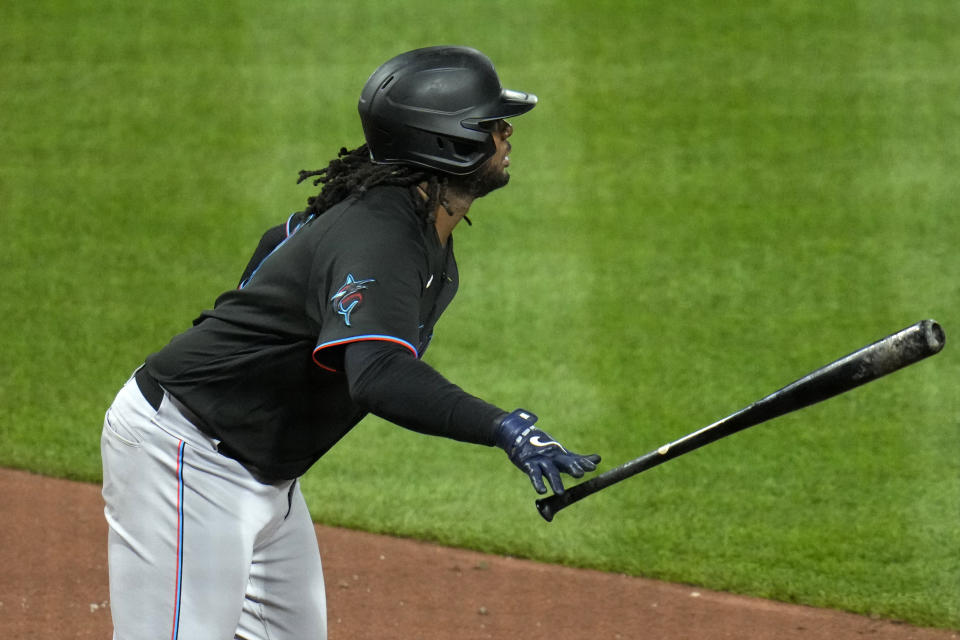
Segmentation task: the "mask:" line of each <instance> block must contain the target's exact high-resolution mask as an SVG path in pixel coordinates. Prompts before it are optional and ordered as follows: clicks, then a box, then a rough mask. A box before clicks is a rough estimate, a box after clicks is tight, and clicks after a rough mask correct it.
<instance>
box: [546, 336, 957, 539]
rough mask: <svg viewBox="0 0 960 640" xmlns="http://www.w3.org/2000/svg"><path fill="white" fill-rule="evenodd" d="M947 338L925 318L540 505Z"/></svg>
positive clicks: (780, 411)
mask: <svg viewBox="0 0 960 640" xmlns="http://www.w3.org/2000/svg"><path fill="white" fill-rule="evenodd" d="M944 341H945V336H944V333H943V329H942V328H941V327H940V325H939V324H937V323H936V322H935V321H933V320H922V321H920V322H918V323H916V324H914V325H912V326H909V327H907V328H906V329H903V330H901V331H898V332H897V333H894V334H892V335H889V336H887V337H886V338H883V339H882V340H878V341H877V342H874V343H873V344H871V345H868V346H866V347H864V348H862V349H860V350H858V351H854V352H853V353H851V354H850V355H847V356H844V357H843V358H840V359H839V360H836V361H834V362H831V363H830V364H828V365H826V366H825V367H821V368H820V369H817V370H816V371H814V372H813V373H810V374H808V375H806V376H804V377H803V378H800V379H799V380H796V381H795V382H792V383H790V384H788V385H787V386H785V387H783V388H782V389H780V390H779V391H775V392H773V393H771V394H770V395H768V396H767V397H765V398H763V399H762V400H758V401H757V402H754V403H753V404H751V405H750V406H748V407H745V408H744V409H741V410H740V411H737V412H736V413H733V414H731V415H729V416H727V417H726V418H723V419H722V420H719V421H717V422H714V423H713V424H711V425H709V426H706V427H704V428H702V429H700V430H699V431H694V432H693V433H690V434H688V435H685V436H683V437H682V438H680V439H679V440H674V441H673V442H670V443H668V444H665V445H663V446H662V447H659V448H658V449H656V450H654V451H651V452H650V453H647V454H646V455H643V456H640V457H639V458H636V459H634V460H631V461H629V462H626V463H624V464H622V465H620V466H619V467H615V468H613V469H610V470H609V471H605V472H603V473H601V474H599V475H596V476H594V477H593V478H591V479H590V480H587V481H586V482H582V483H580V484H578V485H574V486H573V487H570V488H569V489H567V490H566V491H564V492H563V493H562V494H559V495H558V494H554V495H552V496H549V497H547V498H542V499H540V500H537V509H538V510H539V511H540V515H541V516H543V518H544V519H545V520H546V521H547V522H550V521H551V520H553V516H554V515H556V513H557V512H558V511H560V510H561V509H563V508H565V507H568V506H570V505H571V504H573V503H574V502H577V501H578V500H582V499H583V498H586V497H587V496H589V495H590V494H592V493H596V492H597V491H600V490H601V489H604V488H606V487H609V486H610V485H612V484H615V483H617V482H620V481H621V480H625V479H627V478H629V477H631V476H635V475H637V474H638V473H640V472H642V471H646V470H647V469H650V468H651V467H655V466H657V465H659V464H663V463H664V462H666V461H667V460H672V459H674V458H676V457H679V456H682V455H683V454H685V453H689V452H691V451H693V450H694V449H699V448H700V447H702V446H704V445H707V444H710V443H711V442H715V441H717V440H719V439H720V438H725V437H726V436H729V435H731V434H734V433H736V432H738V431H742V430H744V429H746V428H748V427H752V426H755V425H758V424H760V423H762V422H766V421H767V420H771V419H773V418H776V417H778V416H782V415H784V414H787V413H790V412H791V411H796V410H797V409H802V408H803V407H808V406H810V405H812V404H816V403H818V402H822V401H823V400H826V399H828V398H832V397H833V396H836V395H839V394H841V393H844V392H845V391H849V390H851V389H854V388H856V387H859V386H860V385H863V384H866V383H868V382H870V381H872V380H876V379H877V378H881V377H883V376H885V375H887V374H888V373H892V372H894V371H896V370H897V369H902V368H903V367H906V366H908V365H911V364H914V363H915V362H919V361H920V360H923V359H924V358H927V357H929V356H932V355H934V354H935V353H938V352H939V351H940V350H941V349H942V348H943V345H944Z"/></svg>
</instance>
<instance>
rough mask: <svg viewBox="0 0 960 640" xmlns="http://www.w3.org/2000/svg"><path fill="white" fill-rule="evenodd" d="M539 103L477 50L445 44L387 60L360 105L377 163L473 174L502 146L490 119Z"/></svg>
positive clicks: (502, 116)
mask: <svg viewBox="0 0 960 640" xmlns="http://www.w3.org/2000/svg"><path fill="white" fill-rule="evenodd" d="M536 104H537V96H535V95H533V94H531V93H523V92H520V91H512V90H510V89H504V88H503V87H502V86H501V85H500V79H499V78H498V77H497V72H496V70H495V69H494V68H493V63H492V62H491V61H490V59H489V58H488V57H487V56H485V55H484V54H482V53H480V52H479V51H477V50H476V49H471V48H468V47H455V46H440V47H427V48H425V49H415V50H413V51H408V52H406V53H401V54H400V55H398V56H396V57H394V58H391V59H390V60H388V61H387V62H385V63H383V64H382V65H380V67H379V68H377V70H376V71H374V72H373V74H372V75H371V76H370V79H369V80H367V83H366V85H364V87H363V91H362V92H361V94H360V104H359V106H358V108H359V111H360V122H361V123H362V124H363V134H364V137H365V138H366V141H367V147H368V148H369V150H370V157H371V158H372V159H373V161H374V162H378V163H383V164H414V165H419V166H424V167H429V168H430V169H435V170H437V171H441V172H444V173H453V174H467V173H471V172H473V171H475V170H476V169H478V168H479V167H480V165H482V164H483V163H484V162H485V161H486V160H487V158H489V157H490V156H492V155H493V154H494V152H495V145H494V142H493V138H492V137H491V134H490V128H489V125H488V123H490V122H493V121H496V120H500V119H502V118H510V117H513V116H518V115H520V114H522V113H526V112H527V111H529V110H530V109H532V108H533V107H534V105H536ZM485 125H486V126H485Z"/></svg>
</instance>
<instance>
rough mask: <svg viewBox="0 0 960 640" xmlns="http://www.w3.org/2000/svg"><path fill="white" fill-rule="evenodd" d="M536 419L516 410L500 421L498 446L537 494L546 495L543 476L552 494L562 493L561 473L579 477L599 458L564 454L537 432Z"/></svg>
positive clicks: (558, 447) (540, 432)
mask: <svg viewBox="0 0 960 640" xmlns="http://www.w3.org/2000/svg"><path fill="white" fill-rule="evenodd" d="M536 421H537V416H535V415H534V414H532V413H530V412H529V411H525V410H523V409H517V410H516V411H514V412H513V413H511V414H509V415H508V416H507V417H506V418H504V419H503V420H502V421H501V422H500V429H499V430H498V431H497V446H498V447H500V448H501V449H503V450H504V451H506V452H507V456H508V457H509V458H510V461H511V462H513V464H515V465H517V468H519V469H520V470H521V471H523V472H524V473H526V474H527V475H529V476H530V481H531V482H532V483H533V488H534V489H536V491H537V493H546V492H547V487H546V486H545V485H544V483H543V477H544V476H546V477H547V482H549V483H550V488H551V489H553V492H554V493H557V494H560V493H563V482H562V481H561V480H560V472H563V473H566V474H568V475H571V476H573V477H574V478H579V477H581V476H583V474H584V473H585V472H587V471H593V470H595V469H596V468H597V464H598V463H599V462H600V456H598V455H597V454H595V453H594V454H591V455H588V456H583V455H580V454H578V453H573V452H571V451H567V450H566V449H565V448H564V447H563V445H561V444H560V443H559V442H557V441H556V440H554V439H553V438H552V437H551V436H550V434H548V433H547V432H546V431H541V430H540V429H537V428H536V427H535V426H533V425H534V423H535V422H536Z"/></svg>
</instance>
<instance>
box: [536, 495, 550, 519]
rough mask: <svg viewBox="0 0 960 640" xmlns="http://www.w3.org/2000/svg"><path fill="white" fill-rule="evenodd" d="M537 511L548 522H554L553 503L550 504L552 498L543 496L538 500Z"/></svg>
mask: <svg viewBox="0 0 960 640" xmlns="http://www.w3.org/2000/svg"><path fill="white" fill-rule="evenodd" d="M537 511H539V512H540V515H541V516H543V519H544V520H546V521H547V522H553V505H551V504H550V498H541V499H540V500H537Z"/></svg>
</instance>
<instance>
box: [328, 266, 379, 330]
mask: <svg viewBox="0 0 960 640" xmlns="http://www.w3.org/2000/svg"><path fill="white" fill-rule="evenodd" d="M373 282H376V280H374V279H373V278H370V279H368V280H357V279H356V278H354V277H353V274H352V273H350V274H347V279H346V281H345V282H344V283H343V285H341V286H340V288H339V289H337V292H336V293H335V294H333V297H332V298H330V302H332V303H333V307H334V308H335V309H336V310H337V313H339V314H340V315H342V316H343V321H344V322H345V323H346V325H347V326H348V327H349V326H351V325H350V314H351V313H353V310H354V309H356V308H357V305H359V304H360V303H361V302H363V293H361V292H362V291H363V290H364V289H366V288H367V285H369V284H371V283H373Z"/></svg>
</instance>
